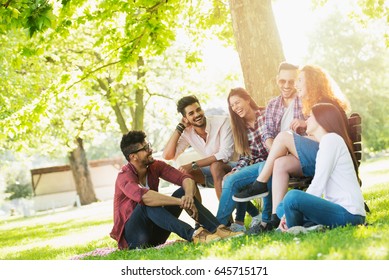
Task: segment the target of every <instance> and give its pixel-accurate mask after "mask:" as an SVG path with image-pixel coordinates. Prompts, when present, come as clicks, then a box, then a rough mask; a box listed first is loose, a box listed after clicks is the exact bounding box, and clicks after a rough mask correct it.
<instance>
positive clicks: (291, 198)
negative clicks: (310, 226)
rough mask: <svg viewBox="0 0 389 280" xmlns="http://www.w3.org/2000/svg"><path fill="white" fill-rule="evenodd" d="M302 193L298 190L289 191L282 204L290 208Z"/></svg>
mask: <svg viewBox="0 0 389 280" xmlns="http://www.w3.org/2000/svg"><path fill="white" fill-rule="evenodd" d="M302 193H303V191H300V190H290V191H288V192H287V193H286V195H285V197H284V200H283V204H284V205H285V206H290V205H292V204H295V202H297V201H299V199H300V197H301V194H302Z"/></svg>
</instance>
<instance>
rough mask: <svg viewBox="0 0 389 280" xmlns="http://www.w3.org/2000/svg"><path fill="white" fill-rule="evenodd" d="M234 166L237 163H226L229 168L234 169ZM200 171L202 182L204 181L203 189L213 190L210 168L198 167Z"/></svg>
mask: <svg viewBox="0 0 389 280" xmlns="http://www.w3.org/2000/svg"><path fill="white" fill-rule="evenodd" d="M236 164H237V163H236V162H235V161H230V162H228V163H227V165H229V166H231V168H234V167H235V166H236ZM200 170H201V172H202V173H203V176H204V180H205V183H204V187H206V188H214V187H215V186H214V185H215V183H214V181H213V176H212V173H211V166H209V165H208V166H204V167H200Z"/></svg>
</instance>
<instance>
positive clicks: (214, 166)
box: [209, 161, 225, 177]
mask: <svg viewBox="0 0 389 280" xmlns="http://www.w3.org/2000/svg"><path fill="white" fill-rule="evenodd" d="M223 165H224V163H223V162H220V161H216V162H213V163H211V165H210V167H209V168H210V171H211V174H212V176H213V177H223V176H224V174H225V172H224V169H223Z"/></svg>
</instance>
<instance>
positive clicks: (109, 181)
mask: <svg viewBox="0 0 389 280" xmlns="http://www.w3.org/2000/svg"><path fill="white" fill-rule="evenodd" d="M88 163H89V168H90V172H91V178H92V183H93V186H94V190H95V193H96V197H97V199H99V200H109V199H112V198H113V195H114V190H115V180H116V177H117V173H118V171H119V170H120V168H121V167H122V165H124V164H125V162H124V159H122V158H120V159H104V160H93V161H89V162H88ZM31 182H32V188H33V193H34V194H33V197H32V201H33V209H34V210H35V211H42V210H49V209H55V208H59V207H64V206H69V205H72V204H74V205H75V206H79V198H78V196H77V192H76V186H75V183H74V179H73V175H72V171H71V169H70V166H69V165H63V166H52V167H46V168H39V169H31Z"/></svg>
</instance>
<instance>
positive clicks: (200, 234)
mask: <svg viewBox="0 0 389 280" xmlns="http://www.w3.org/2000/svg"><path fill="white" fill-rule="evenodd" d="M192 240H193V243H194V244H197V243H209V242H212V241H217V240H220V236H218V235H216V234H212V233H210V232H209V231H208V230H206V229H205V228H203V227H199V228H198V229H197V230H195V232H194V233H193V237H192Z"/></svg>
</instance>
